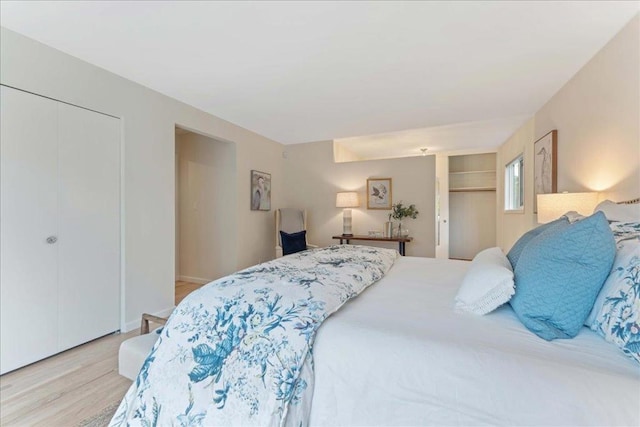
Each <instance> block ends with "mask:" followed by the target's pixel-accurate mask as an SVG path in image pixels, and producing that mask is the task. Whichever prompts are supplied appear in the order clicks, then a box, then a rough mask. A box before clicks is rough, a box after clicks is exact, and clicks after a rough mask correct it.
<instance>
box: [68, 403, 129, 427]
mask: <svg viewBox="0 0 640 427" xmlns="http://www.w3.org/2000/svg"><path fill="white" fill-rule="evenodd" d="M118 405H120V402H115V403H112V404H111V405H109V406H107V407H106V408H104V409H103V410H102V411H100V412H99V413H97V414H96V415H94V416H92V417H89V418H86V419H84V420H82V421H81V422H80V424H78V427H105V426H108V425H109V421H111V418H112V417H113V414H115V413H116V409H118Z"/></svg>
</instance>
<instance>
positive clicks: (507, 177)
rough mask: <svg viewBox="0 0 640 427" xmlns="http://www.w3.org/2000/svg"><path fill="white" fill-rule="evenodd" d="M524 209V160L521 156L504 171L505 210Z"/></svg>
mask: <svg viewBox="0 0 640 427" xmlns="http://www.w3.org/2000/svg"><path fill="white" fill-rule="evenodd" d="M523 209H524V158H523V155H522V154H520V155H519V156H518V157H516V159H515V160H513V161H512V162H511V163H509V164H508V165H507V166H506V168H505V171H504V210H505V211H522V210H523Z"/></svg>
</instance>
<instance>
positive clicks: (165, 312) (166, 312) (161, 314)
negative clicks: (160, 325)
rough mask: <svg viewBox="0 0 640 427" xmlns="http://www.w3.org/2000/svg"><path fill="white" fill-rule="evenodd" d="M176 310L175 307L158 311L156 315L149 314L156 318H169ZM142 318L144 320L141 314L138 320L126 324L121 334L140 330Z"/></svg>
mask: <svg viewBox="0 0 640 427" xmlns="http://www.w3.org/2000/svg"><path fill="white" fill-rule="evenodd" d="M174 308H175V307H169V308H165V309H164V310H160V311H156V312H155V313H149V314H153V315H154V316H159V317H169V316H170V315H171V313H172V312H173V309H174ZM141 318H142V313H140V317H138V319H137V320H132V321H131V322H127V323H126V324H125V330H124V331H120V332H122V333H127V332H129V331H133V330H134V329H139V328H140V321H141Z"/></svg>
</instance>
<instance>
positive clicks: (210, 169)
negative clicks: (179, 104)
mask: <svg viewBox="0 0 640 427" xmlns="http://www.w3.org/2000/svg"><path fill="white" fill-rule="evenodd" d="M176 148H177V153H178V203H177V206H178V218H177V225H178V226H177V227H176V228H177V229H178V230H179V233H178V241H177V249H176V251H177V252H178V254H179V257H178V259H179V261H178V264H177V266H176V269H177V270H178V271H177V276H178V278H179V280H185V281H188V282H195V283H208V282H210V281H212V280H215V279H217V278H220V277H222V276H226V275H227V274H230V273H232V272H234V271H235V268H236V253H235V252H233V251H229V250H228V248H229V245H230V244H231V242H233V241H234V240H235V227H232V226H231V227H230V225H232V224H235V216H236V212H235V210H234V209H232V207H235V206H236V191H235V189H236V187H235V181H236V175H237V174H236V164H235V157H236V153H235V144H232V143H229V142H222V141H216V140H215V139H212V138H207V137H204V136H202V135H198V134H195V133H191V132H189V133H186V134H180V135H176Z"/></svg>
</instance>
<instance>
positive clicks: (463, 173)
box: [449, 170, 496, 175]
mask: <svg viewBox="0 0 640 427" xmlns="http://www.w3.org/2000/svg"><path fill="white" fill-rule="evenodd" d="M473 173H496V171H495V170H486V171H461V172H449V175H467V174H473Z"/></svg>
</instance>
